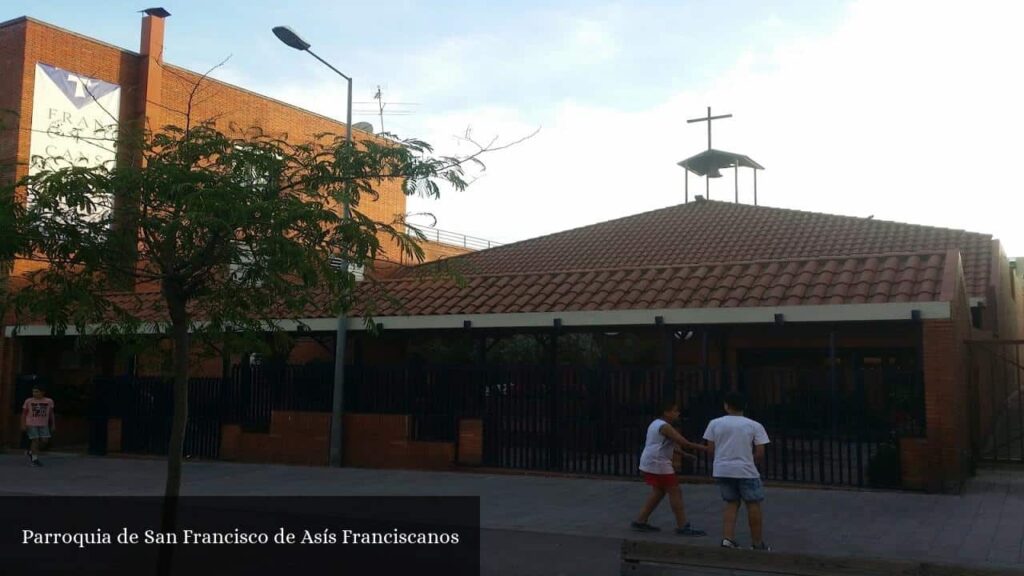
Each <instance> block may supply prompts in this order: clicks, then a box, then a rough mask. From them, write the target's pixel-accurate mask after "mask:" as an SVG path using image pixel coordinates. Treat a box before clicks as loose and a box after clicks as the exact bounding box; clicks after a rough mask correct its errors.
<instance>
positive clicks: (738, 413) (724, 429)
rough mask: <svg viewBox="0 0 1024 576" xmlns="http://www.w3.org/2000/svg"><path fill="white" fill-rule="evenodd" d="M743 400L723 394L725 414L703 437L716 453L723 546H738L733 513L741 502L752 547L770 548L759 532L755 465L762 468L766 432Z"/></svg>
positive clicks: (760, 487) (734, 394) (758, 483)
mask: <svg viewBox="0 0 1024 576" xmlns="http://www.w3.org/2000/svg"><path fill="white" fill-rule="evenodd" d="M744 409H746V400H745V399H744V398H743V395H741V394H739V393H738V392H730V393H729V394H727V395H726V397H725V412H726V415H725V416H722V417H720V418H715V419H714V420H712V421H711V422H710V423H709V424H708V428H707V431H705V432H704V439H705V440H707V441H708V447H709V448H710V449H711V450H712V451H713V452H714V453H715V464H714V469H713V471H712V475H713V476H714V477H715V481H716V482H717V484H718V488H719V490H720V491H721V493H722V500H725V512H724V514H723V519H722V525H723V526H722V532H723V534H722V547H723V548H739V544H737V543H736V516H737V515H738V514H739V510H740V502H741V501H742V502H743V503H744V504H746V505H747V521H748V523H749V524H750V535H751V538H752V540H753V546H751V548H752V549H753V550H765V551H767V550H771V548H769V547H768V545H767V544H765V543H764V535H763V533H762V517H761V502H762V501H763V500H764V486H763V485H762V484H761V473H760V472H759V471H758V465H760V467H761V468H764V446H765V444H768V442H769V440H768V433H767V432H766V431H765V429H764V426H762V425H761V424H760V423H758V422H755V421H753V420H751V419H750V418H747V417H746V416H744V415H743V410H744ZM755 461H756V464H755Z"/></svg>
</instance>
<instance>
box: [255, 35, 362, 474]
mask: <svg viewBox="0 0 1024 576" xmlns="http://www.w3.org/2000/svg"><path fill="white" fill-rule="evenodd" d="M273 32H274V35H275V36H277V38H278V39H279V40H280V41H281V42H284V43H285V44H287V45H288V46H290V47H292V48H295V49H296V50H300V51H302V52H308V53H309V54H310V55H311V56H312V57H314V58H316V59H317V60H319V61H320V62H321V63H323V65H324V66H327V67H328V68H330V69H331V70H333V71H334V72H335V73H336V74H337V75H339V76H341V77H342V78H344V79H345V80H347V81H348V106H347V116H346V120H345V145H346V146H351V145H352V78H351V77H350V76H348V75H346V74H344V73H343V72H342V71H341V70H338V69H337V68H335V67H334V66H331V65H330V63H328V62H327V61H326V60H324V59H323V58H321V57H319V56H317V55H316V53H315V52H313V51H312V50H310V49H309V48H310V45H309V43H308V42H306V41H305V40H303V39H302V38H300V37H299V35H298V34H296V33H295V31H294V30H292V29H291V28H289V27H287V26H275V27H274V28H273ZM342 206H343V214H344V217H345V219H346V220H348V218H349V217H350V212H349V205H348V198H347V197H346V198H344V199H343V201H342ZM343 248H344V247H343ZM342 253H343V254H344V251H343V252H342ZM341 270H342V272H348V260H347V259H345V258H344V257H342V258H341ZM347 324H348V318H347V317H346V315H345V311H344V310H342V311H341V312H340V313H338V326H337V332H336V335H335V344H334V390H333V402H332V405H331V441H330V459H329V463H330V465H331V466H341V452H342V441H343V438H342V430H343V426H344V424H343V422H342V414H343V413H344V408H345V404H344V394H345V336H346V329H347V327H348V326H347Z"/></svg>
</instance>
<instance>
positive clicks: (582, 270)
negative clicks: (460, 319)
mask: <svg viewBox="0 0 1024 576" xmlns="http://www.w3.org/2000/svg"><path fill="white" fill-rule="evenodd" d="M947 253H948V250H923V251H920V252H880V253H878V252H871V253H864V254H836V255H828V256H801V257H796V258H769V259H760V260H720V261H715V262H699V263H695V264H653V265H647V266H625V267H606V268H572V269H569V270H540V271H534V272H508V273H500V272H499V273H488V274H465V275H463V276H464V277H465V278H514V277H520V276H539V275H542V274H545V275H554V274H584V273H589V272H634V271H637V270H665V269H670V268H697V267H700V266H743V265H751V264H777V263H790V262H810V261H824V260H851V259H853V260H862V259H866V258H892V257H910V256H942V257H943V258H945V257H946V254H947ZM426 278H427V277H424V276H403V277H401V278H382V279H378V280H377V281H376V282H377V283H380V284H387V283H396V282H402V281H405V280H424V279H426ZM442 279H443V278H442Z"/></svg>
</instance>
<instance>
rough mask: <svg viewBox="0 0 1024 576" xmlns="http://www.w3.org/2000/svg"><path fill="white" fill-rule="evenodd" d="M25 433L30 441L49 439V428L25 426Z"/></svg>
mask: <svg viewBox="0 0 1024 576" xmlns="http://www.w3.org/2000/svg"><path fill="white" fill-rule="evenodd" d="M25 433H26V434H28V437H29V439H30V440H37V439H39V438H49V437H50V427H49V426H26V427H25Z"/></svg>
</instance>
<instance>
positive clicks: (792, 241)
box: [395, 200, 992, 297]
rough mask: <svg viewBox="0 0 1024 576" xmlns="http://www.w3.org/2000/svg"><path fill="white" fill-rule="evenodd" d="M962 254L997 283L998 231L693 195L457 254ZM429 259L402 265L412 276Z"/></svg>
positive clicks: (508, 265) (567, 262)
mask: <svg viewBox="0 0 1024 576" xmlns="http://www.w3.org/2000/svg"><path fill="white" fill-rule="evenodd" d="M949 249H958V250H959V251H960V252H961V255H962V258H963V266H964V277H965V280H966V282H967V289H968V292H969V293H970V295H971V296H977V297H984V296H985V291H986V288H987V286H988V285H989V278H990V270H989V269H990V267H991V260H992V236H991V235H987V234H978V233H972V232H965V231H963V230H953V229H948V228H935V227H930V226H918V225H914V224H902V223H898V222H887V221H883V220H873V219H871V220H869V219H866V218H854V217H850V216H836V215H832V214H821V213H815V212H802V211H797V210H788V209H782V208H770V207H765V206H751V205H747V204H734V203H729V202H717V201H711V200H701V201H694V202H690V203H688V204H680V205H677V206H670V207H668V208H663V209H660V210H654V211H652V212H645V213H642V214H637V215H634V216H628V217H625V218H619V219H617V220H611V221H608V222H602V223H599V224H593V225H590V226H585V227H582V228H576V229H573V230H567V231H564V232H558V233H555V234H551V235H548V236H542V237H539V238H533V239H530V240H524V241H521V242H516V243H514V244H507V245H504V246H499V247H496V248H491V249H489V250H482V251H480V252H474V253H471V254H467V255H463V256H458V257H455V258H450V259H448V260H447V263H448V264H449V265H453V266H457V267H458V269H460V270H461V271H462V273H463V274H464V275H466V276H476V275H509V274H564V273H569V272H572V271H585V270H613V269H621V268H636V267H646V268H652V267H682V266H693V265H699V264H702V263H705V262H719V263H729V262H763V261H772V260H794V259H821V258H831V259H836V258H839V257H862V256H869V255H877V254H911V253H940V252H941V253H945V251H946V250H949ZM430 266H431V265H430V264H426V265H422V266H419V267H416V268H411V269H406V270H403V271H399V272H398V273H397V274H396V276H395V277H411V276H414V275H416V274H417V271H418V270H421V269H423V268H429V267H430Z"/></svg>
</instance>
